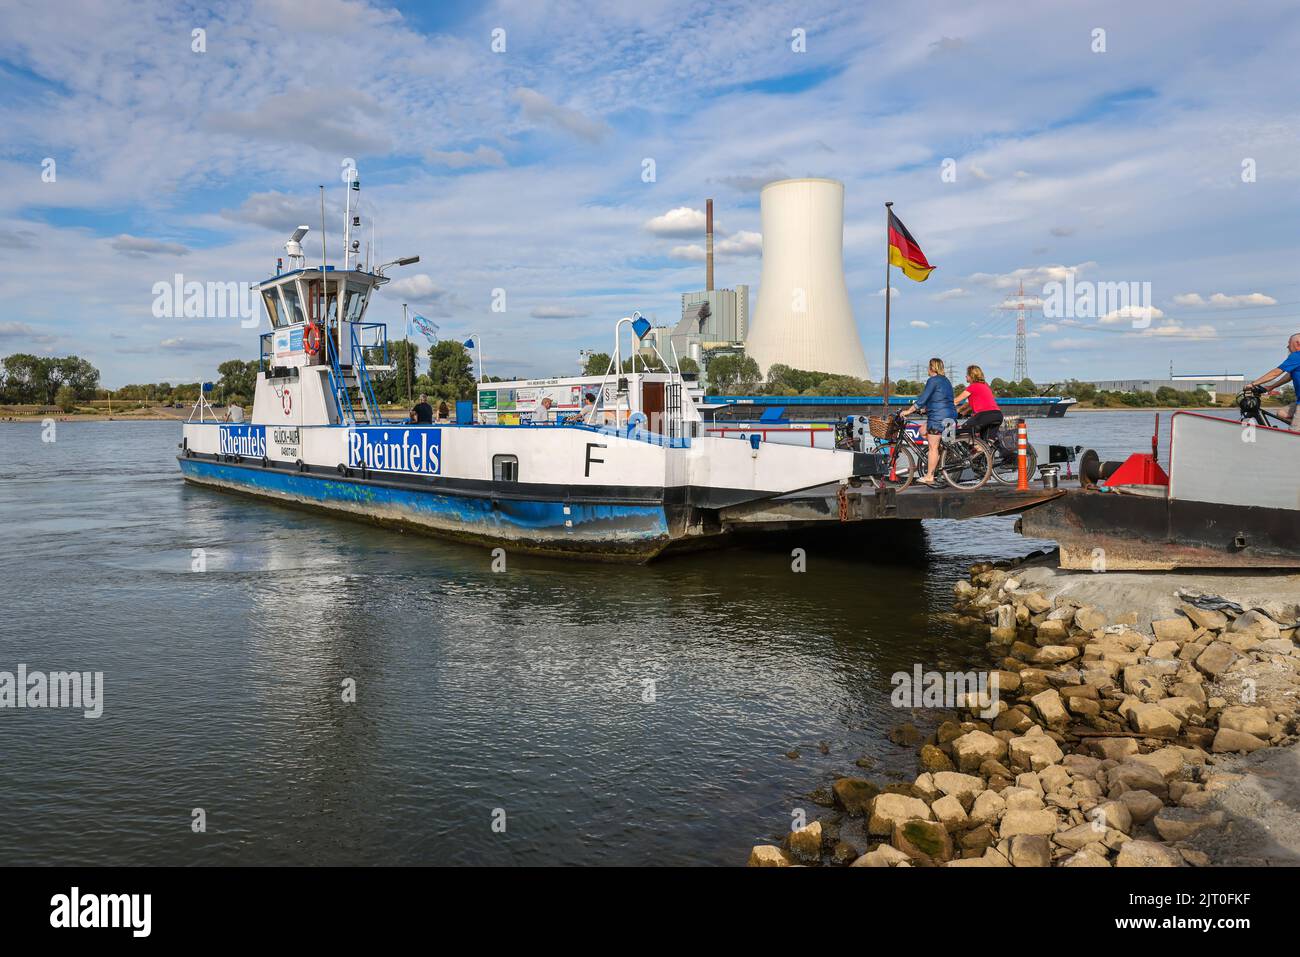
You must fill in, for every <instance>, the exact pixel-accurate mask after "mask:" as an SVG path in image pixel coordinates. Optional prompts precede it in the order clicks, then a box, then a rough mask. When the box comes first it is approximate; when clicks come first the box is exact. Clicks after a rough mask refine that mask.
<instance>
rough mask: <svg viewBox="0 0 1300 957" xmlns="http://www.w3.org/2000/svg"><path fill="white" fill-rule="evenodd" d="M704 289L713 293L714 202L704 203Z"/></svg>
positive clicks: (706, 201)
mask: <svg viewBox="0 0 1300 957" xmlns="http://www.w3.org/2000/svg"><path fill="white" fill-rule="evenodd" d="M704 234H705V235H704V259H705V262H706V263H707V265H706V266H705V276H704V288H705V289H706V290H708V291H709V292H713V200H711V199H706V200H705V201H704Z"/></svg>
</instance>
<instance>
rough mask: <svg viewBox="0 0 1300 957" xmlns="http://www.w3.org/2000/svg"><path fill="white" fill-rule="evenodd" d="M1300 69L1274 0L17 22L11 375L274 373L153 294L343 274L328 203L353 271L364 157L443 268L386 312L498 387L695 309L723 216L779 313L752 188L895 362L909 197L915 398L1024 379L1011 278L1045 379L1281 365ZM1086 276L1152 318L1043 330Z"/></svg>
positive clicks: (1295, 281) (416, 250) (165, 13)
mask: <svg viewBox="0 0 1300 957" xmlns="http://www.w3.org/2000/svg"><path fill="white" fill-rule="evenodd" d="M195 31H202V32H201V33H199V34H197V35H196V33H195ZM1297 64H1300V9H1298V8H1296V7H1295V5H1294V4H1293V3H1286V2H1272V0H1252V2H1251V3H1249V4H1247V5H1237V6H1233V5H1223V4H1187V3H1185V2H1171V0H1153V2H1146V3H1132V2H1109V0H1099V2H1087V3H1083V2H1068V0H1067V2H1054V3H1050V4H1025V3H1023V2H1018V3H1003V2H996V0H986V2H982V3H979V4H969V3H956V2H953V3H928V2H917V0H912V2H909V3H908V4H907V5H906V14H905V15H904V14H902V13H901V12H900V8H899V6H898V5H897V4H894V3H870V2H868V3H864V2H862V0H857V2H851V3H843V4H837V3H833V2H819V3H808V4H801V3H769V4H761V3H737V2H728V0H712V2H703V3H695V2H685V0H637V2H626V3H624V2H610V3H601V4H599V5H592V4H590V3H581V2H571V3H570V2H561V3H543V2H537V0H526V2H525V0H519V2H498V3H491V2H486V3H467V2H448V3H439V4H427V5H426V4H408V3H399V4H395V5H394V4H384V3H366V2H361V0H313V2H312V3H310V4H302V3H299V2H288V0H266V2H256V3H246V2H227V3H222V4H220V5H216V6H207V5H204V4H201V3H184V2H181V3H170V4H154V3H148V2H136V3H116V2H112V0H94V2H76V0H39V2H28V0H7V2H6V3H5V4H4V5H3V7H0V81H3V84H4V89H5V94H4V96H3V97H0V174H2V177H0V182H3V183H4V184H5V189H3V190H2V191H0V267H2V268H0V297H2V300H3V302H4V304H5V310H4V313H3V314H2V315H0V354H8V353H11V352H19V351H22V352H35V353H38V354H42V355H67V354H70V353H71V354H77V355H80V356H83V357H85V358H87V359H89V360H90V361H91V362H92V363H94V364H95V365H96V366H97V367H98V368H99V369H100V371H101V373H102V380H103V383H104V384H105V385H107V386H110V387H117V386H121V385H124V384H126V383H132V382H159V381H171V382H181V381H195V380H198V379H204V378H207V379H210V378H212V377H213V376H214V373H215V367H216V365H217V363H218V362H221V361H224V360H225V359H228V358H233V357H244V358H254V357H255V356H256V354H257V332H258V331H259V330H253V329H248V328H244V327H243V325H242V324H241V322H240V320H239V319H238V318H237V317H226V318H223V317H206V318H195V317H191V318H184V317H175V318H171V317H166V316H162V317H159V316H156V315H155V311H156V310H155V299H156V294H155V284H158V283H166V284H169V285H170V284H171V283H173V282H174V281H175V279H174V277H176V276H178V275H180V276H182V277H183V281H185V282H191V281H197V282H200V283H229V282H248V283H255V282H257V281H258V280H261V279H264V278H266V277H268V276H270V275H273V274H274V271H275V260H276V258H277V257H278V256H283V255H284V249H283V243H284V241H285V239H287V238H288V235H289V233H290V232H292V230H293V229H294V227H296V226H298V225H299V224H307V225H311V226H312V232H311V233H310V234H309V235H308V238H307V240H306V241H305V245H306V247H307V252H308V255H309V257H310V259H309V262H314V261H316V260H317V259H318V258H319V249H320V246H319V243H320V221H321V216H320V207H319V202H320V199H319V197H320V193H319V186H321V185H325V186H326V195H327V211H326V241H327V243H328V253H329V257H330V261H331V262H337V261H338V257H339V256H340V254H341V250H342V237H341V227H342V223H343V218H344V217H343V210H342V203H343V199H344V194H345V187H344V179H343V176H344V173H343V170H344V169H345V165H346V163H347V162H348V161H353V162H355V164H356V167H357V169H358V170H359V175H360V179H361V183H362V189H361V204H362V206H361V210H360V212H361V214H362V216H363V219H364V220H365V222H366V224H367V228H366V229H365V230H364V231H363V235H362V237H361V238H362V240H363V249H364V244H365V242H368V241H369V240H370V238H371V234H370V229H369V224H370V222H371V221H372V220H373V222H374V237H375V246H376V252H377V256H376V261H380V262H382V261H387V260H393V259H396V258H398V257H401V256H407V255H419V256H420V257H421V260H420V262H419V263H418V264H417V265H414V266H408V267H403V268H393V269H391V270H389V274H390V275H391V276H392V277H393V281H392V282H390V283H389V284H388V285H386V286H384V287H383V288H382V291H381V292H380V294H379V295H378V296H377V297H376V299H375V301H374V302H373V304H372V305H371V309H370V316H369V318H370V319H372V320H376V321H383V322H386V323H387V324H388V326H389V329H390V334H391V335H393V336H395V337H400V336H401V335H402V333H403V327H402V320H401V315H402V303H404V302H405V303H408V304H409V305H410V308H411V310H412V311H414V312H418V313H420V314H422V315H424V316H426V317H427V318H429V319H431V320H433V321H434V322H435V323H437V324H438V326H439V327H440V329H441V335H442V337H443V338H453V337H454V338H460V337H468V336H469V335H471V334H477V335H479V336H481V339H482V343H483V355H484V358H485V371H486V372H487V373H489V374H492V375H501V376H539V375H560V374H573V373H575V372H576V371H577V368H578V352H579V350H580V349H583V348H589V349H597V350H601V351H608V349H609V348H610V345H611V343H612V338H613V322H614V320H616V319H617V318H619V317H621V316H626V315H629V314H630V313H631V312H632V311H633V310H639V311H640V312H642V313H643V314H644V315H647V316H649V317H651V318H652V319H654V320H655V321H656V322H658V323H666V324H670V323H673V322H675V321H676V319H677V318H678V315H679V312H680V294H681V293H682V292H686V291H691V290H696V289H700V288H703V284H704V279H703V276H704V266H703V262H702V256H701V253H700V248H701V246H702V243H703V235H702V233H703V230H702V222H703V217H702V210H703V208H704V200H705V198H706V197H712V198H713V199H714V204H715V216H716V220H717V226H718V239H717V243H718V257H717V263H716V279H717V285H718V286H720V287H734V286H735V285H736V284H739V283H748V284H750V286H751V296H753V297H755V298H752V299H751V311H752V310H753V307H754V303H755V299H756V298H757V297H759V296H761V295H762V290H761V287H760V286H759V277H760V269H761V254H762V240H761V231H760V218H759V190H760V188H761V187H762V185H763V184H764V183H766V182H770V181H772V180H775V179H781V178H785V177H796V176H820V177H831V178H834V179H838V180H841V181H842V182H843V183H844V184H845V216H844V263H845V272H846V281H847V284H848V289H849V294H850V300H851V303H852V306H853V310H854V317H855V320H856V322H857V325H858V328H859V331H860V334H861V337H862V341H863V344H864V347H865V349H866V352H867V356H868V361H869V363H870V366H871V369H872V372H873V375H877V374H878V372H879V369H880V367H881V362H882V351H883V350H882V344H883V329H884V320H883V317H884V298H883V295H882V293H883V289H884V285H885V232H884V209H883V203H884V202H886V201H892V202H893V203H894V211H895V212H896V213H897V215H898V216H899V217H900V218H901V219H902V220H903V222H904V223H906V225H907V226H908V228H909V230H910V231H911V233H912V235H913V236H914V237H915V239H916V240H917V242H918V243H919V244H920V245H921V247H922V249H923V250H924V251H925V253H926V255H927V256H928V258H929V260H930V262H931V263H933V264H935V265H936V266H937V267H938V268H937V269H936V270H935V272H934V273H933V274H932V275H931V277H930V278H929V280H928V281H926V282H925V283H923V284H921V283H914V282H912V281H910V280H908V279H906V278H904V277H902V276H901V275H899V273H898V272H897V271H895V272H894V274H893V282H892V286H893V288H894V289H895V290H896V294H895V295H894V296H893V298H892V316H893V323H892V342H891V359H892V362H891V366H892V369H891V371H892V374H893V375H894V377H895V378H898V377H911V375H912V374H913V371H914V368H915V366H916V364H917V363H924V362H925V361H926V360H927V359H928V358H929V357H930V356H934V355H937V356H940V357H942V358H944V359H947V360H950V361H953V362H956V363H958V364H960V365H961V366H963V367H964V365H965V364H966V363H968V362H976V363H979V364H981V365H982V366H983V367H984V369H985V371H986V373H987V374H988V375H989V377H990V378H992V377H994V376H1003V377H1007V376H1009V375H1010V373H1011V371H1012V363H1013V359H1014V352H1015V339H1014V332H1015V323H1016V313H1015V311H1014V310H1012V309H1010V308H1007V307H1008V305H1009V303H1008V296H1009V295H1012V294H1014V293H1015V292H1016V291H1017V289H1018V288H1019V284H1020V283H1021V282H1023V283H1024V288H1025V293H1026V295H1027V296H1029V297H1030V298H1031V305H1037V306H1038V308H1037V309H1031V312H1030V314H1029V318H1028V327H1029V338H1028V359H1029V373H1030V375H1031V377H1033V378H1034V379H1035V380H1037V381H1056V380H1060V379H1064V378H1071V377H1073V378H1083V379H1112V378H1139V377H1150V378H1155V377H1164V376H1166V375H1167V374H1168V372H1169V370H1170V368H1171V367H1172V368H1173V370H1174V372H1175V373H1206V372H1244V373H1246V374H1248V375H1250V376H1255V375H1259V374H1261V373H1263V372H1265V371H1266V370H1268V369H1269V368H1271V367H1273V366H1275V365H1276V364H1277V362H1278V361H1280V359H1281V357H1282V356H1283V354H1284V353H1285V343H1286V338H1287V336H1288V334H1290V333H1291V332H1295V331H1298V330H1300V275H1297V271H1298V270H1297V266H1298V264H1300V258H1298V255H1297V254H1298V253H1300V238H1298V236H1297V225H1296V224H1297V223H1298V222H1300V216H1298V215H1297V214H1300V150H1297V148H1296V147H1297V139H1298V134H1300V110H1298V108H1297V101H1296V97H1295V90H1296V89H1297V85H1298V84H1297V81H1300V67H1298V66H1297ZM647 170H652V171H653V176H649V175H647ZM1067 276H1068V277H1069V278H1070V279H1071V280H1072V281H1073V282H1074V283H1075V284H1076V288H1078V287H1079V284H1087V283H1120V282H1122V283H1126V284H1127V283H1137V284H1139V286H1137V287H1135V288H1138V289H1147V288H1149V290H1150V298H1149V301H1147V300H1145V299H1144V300H1142V301H1141V303H1140V306H1141V308H1140V309H1137V308H1135V309H1130V310H1115V309H1112V310H1109V312H1108V313H1106V312H1102V311H1101V310H1099V309H1093V310H1091V313H1090V312H1089V310H1087V309H1080V310H1077V311H1076V314H1075V315H1074V316H1068V315H1067V316H1064V317H1061V316H1050V317H1049V316H1045V315H1043V314H1042V313H1043V305H1044V304H1043V303H1042V301H1041V300H1042V298H1043V296H1044V291H1045V283H1049V282H1051V281H1053V280H1063V279H1065V278H1066V277H1067ZM1146 283H1149V284H1150V285H1149V287H1146V286H1142V285H1141V284H1146ZM497 290H502V291H504V311H494V309H493V305H494V302H495V303H496V304H497V305H498V306H500V305H502V302H503V297H502V295H501V293H498V292H496V291H497ZM1048 305H1050V304H1048ZM266 328H267V325H266V322H265V319H263V320H262V325H261V327H260V331H265V329H266Z"/></svg>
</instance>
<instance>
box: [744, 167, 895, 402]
mask: <svg viewBox="0 0 1300 957" xmlns="http://www.w3.org/2000/svg"><path fill="white" fill-rule="evenodd" d="M759 205H760V215H761V219H762V224H763V268H762V274H761V278H760V280H759V290H758V307H757V309H756V310H755V313H754V319H753V322H752V323H751V324H750V329H749V336H748V338H747V339H746V342H745V351H746V353H748V355H749V356H750V357H751V358H752V359H754V361H755V362H757V363H758V366H759V368H760V369H761V370H762V372H763V374H764V375H766V374H767V371H768V369H770V368H771V367H772V366H773V365H776V364H778V363H780V364H782V365H787V366H790V367H792V368H795V369H804V370H807V371H810V372H829V373H832V374H836V375H850V376H855V377H857V378H859V379H869V378H870V371H869V369H868V367H867V357H866V354H865V353H864V352H863V351H862V340H861V339H860V338H859V337H858V329H857V325H856V324H855V323H854V321H853V309H852V307H851V306H850V305H849V291H848V287H847V286H846V285H845V282H844V184H843V183H841V182H839V181H838V180H833V179H785V180H778V181H777V182H774V183H768V184H767V185H766V186H764V187H763V191H762V193H761V194H760V197H759Z"/></svg>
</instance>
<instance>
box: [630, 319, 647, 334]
mask: <svg viewBox="0 0 1300 957" xmlns="http://www.w3.org/2000/svg"><path fill="white" fill-rule="evenodd" d="M632 331H633V332H635V333H636V337H637V338H638V339H644V338H645V334H646V333H647V332H649V331H650V320H649V319H646V318H644V317H642V316H638V317H637V318H636V319H635V320H634V321H633V322H632Z"/></svg>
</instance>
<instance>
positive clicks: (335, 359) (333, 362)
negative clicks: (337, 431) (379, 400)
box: [324, 332, 357, 425]
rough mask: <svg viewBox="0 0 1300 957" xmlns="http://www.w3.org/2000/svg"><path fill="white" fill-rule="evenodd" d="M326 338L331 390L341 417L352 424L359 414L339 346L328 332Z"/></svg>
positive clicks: (346, 422) (348, 423)
mask: <svg viewBox="0 0 1300 957" xmlns="http://www.w3.org/2000/svg"><path fill="white" fill-rule="evenodd" d="M324 339H325V355H326V357H327V358H328V359H329V374H330V390H331V391H332V392H333V393H334V401H335V402H336V403H337V404H338V407H339V418H341V419H343V420H344V421H345V424H347V425H351V424H353V423H354V422H356V421H357V415H356V413H355V412H354V411H353V410H352V396H350V395H349V394H348V384H347V382H346V381H345V380H344V378H343V368H342V366H340V365H339V350H338V346H337V344H336V343H335V341H334V337H333V336H331V335H329V333H328V332H327V333H326V334H325V336H324ZM345 412H346V415H345V414H344V413H345Z"/></svg>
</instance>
